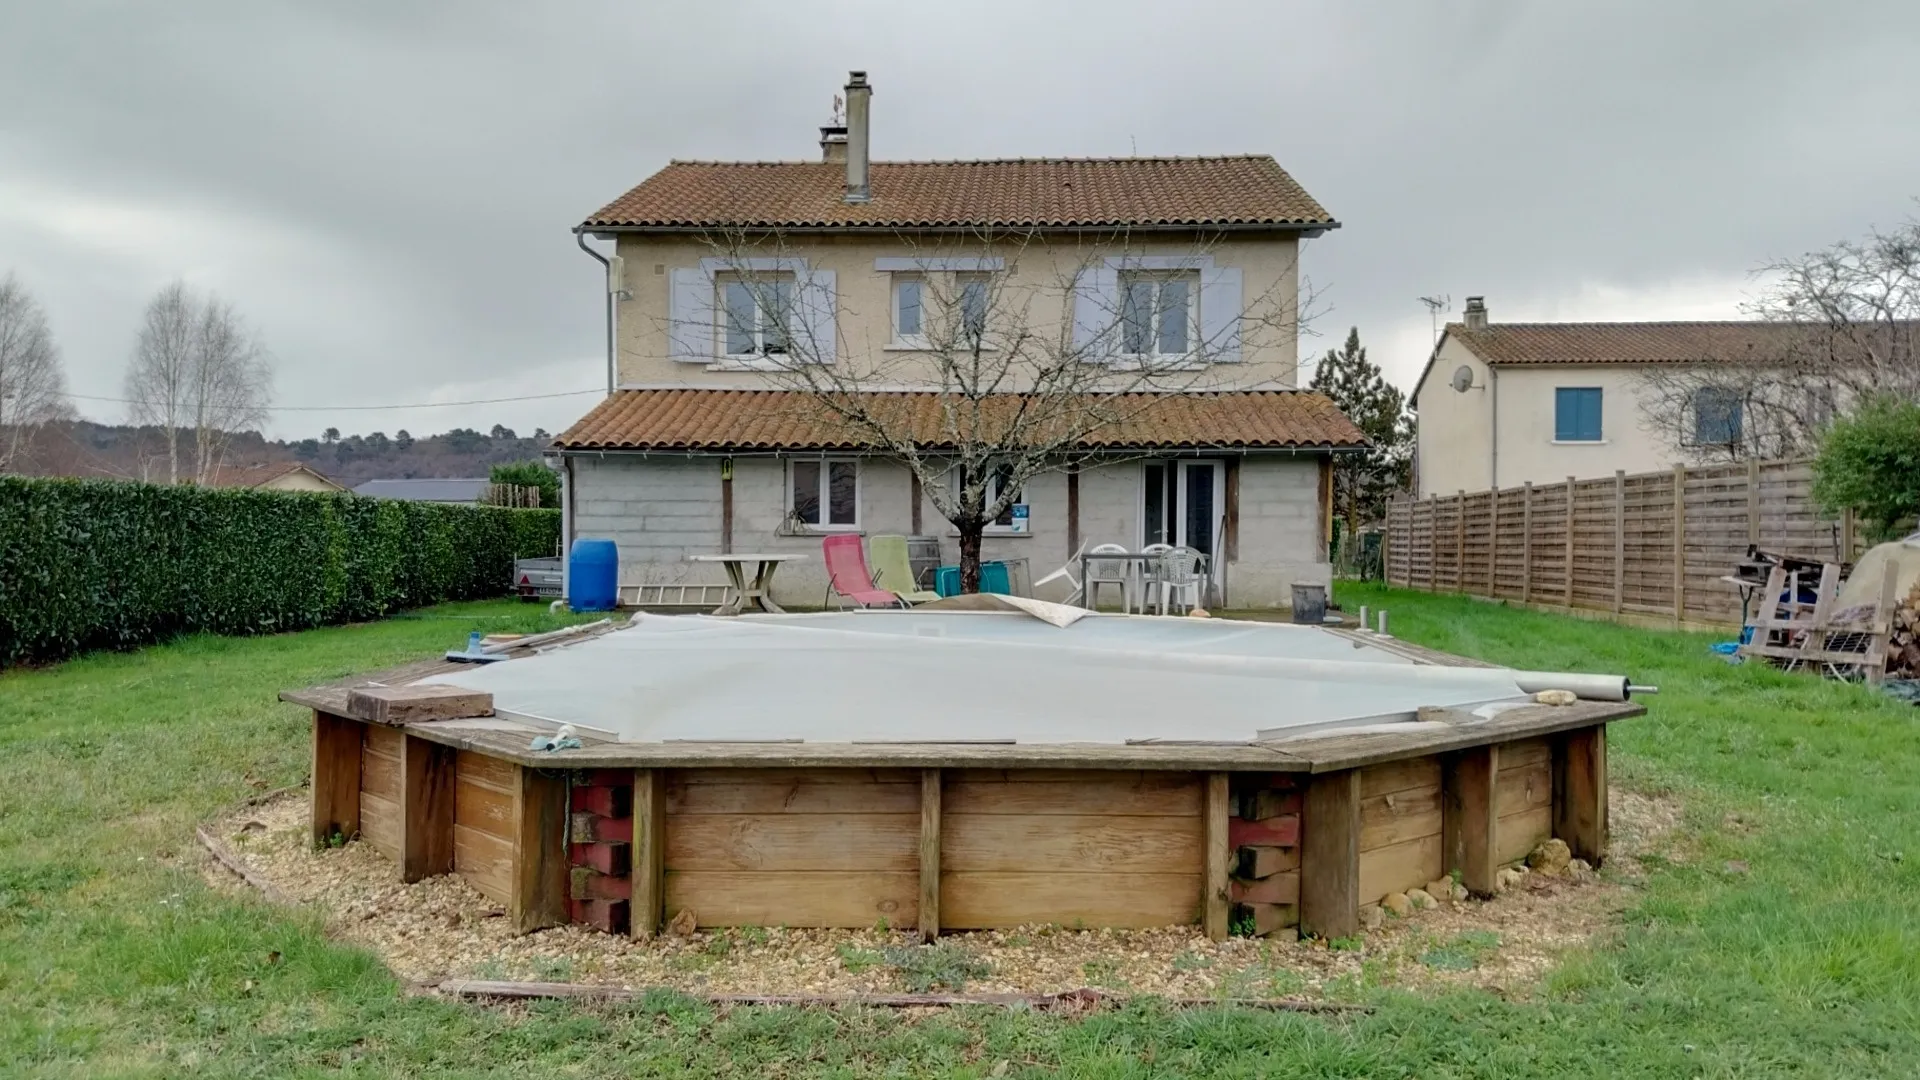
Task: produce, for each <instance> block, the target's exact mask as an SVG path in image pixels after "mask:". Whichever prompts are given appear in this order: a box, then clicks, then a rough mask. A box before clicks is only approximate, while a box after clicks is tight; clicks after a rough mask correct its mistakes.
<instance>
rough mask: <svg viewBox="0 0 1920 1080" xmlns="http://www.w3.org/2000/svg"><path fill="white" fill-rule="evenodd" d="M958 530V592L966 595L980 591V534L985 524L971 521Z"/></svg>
mask: <svg viewBox="0 0 1920 1080" xmlns="http://www.w3.org/2000/svg"><path fill="white" fill-rule="evenodd" d="M958 528H959V530H960V591H961V592H962V593H966V594H968V595H972V594H973V593H977V592H979V591H980V534H981V533H982V532H984V531H985V530H986V523H985V522H979V521H973V522H968V523H966V524H963V525H959V526H958Z"/></svg>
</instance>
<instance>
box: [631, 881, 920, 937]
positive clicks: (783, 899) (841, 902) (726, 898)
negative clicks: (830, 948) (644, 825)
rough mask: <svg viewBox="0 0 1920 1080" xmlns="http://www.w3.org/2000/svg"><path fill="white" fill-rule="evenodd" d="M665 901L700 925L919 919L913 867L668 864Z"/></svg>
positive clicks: (900, 923) (912, 922) (868, 925)
mask: <svg viewBox="0 0 1920 1080" xmlns="http://www.w3.org/2000/svg"><path fill="white" fill-rule="evenodd" d="M665 881H666V906H667V908H668V909H669V910H672V911H674V912H676V913H677V912H680V911H691V912H693V916H694V919H695V921H697V922H698V923H699V924H700V925H701V926H800V927H851V928H857V929H872V928H873V927H874V926H875V925H876V924H877V923H879V922H880V920H882V919H885V920H886V923H887V925H888V926H890V927H895V928H899V927H912V926H918V925H919V919H920V912H919V907H920V875H919V874H918V873H917V872H914V871H907V872H904V873H900V872H891V871H878V872H876V871H838V870H812V871H808V870H800V871H766V872H753V871H747V872H741V871H713V870H689V871H679V870H668V871H667V872H666V878H665Z"/></svg>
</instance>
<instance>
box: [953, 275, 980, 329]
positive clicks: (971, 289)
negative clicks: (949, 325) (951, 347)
mask: <svg viewBox="0 0 1920 1080" xmlns="http://www.w3.org/2000/svg"><path fill="white" fill-rule="evenodd" d="M953 283H954V286H955V288H956V289H957V290H958V292H959V299H960V333H961V335H962V340H965V341H977V340H979V339H980V338H982V337H985V336H986V333H987V303H988V292H987V276H986V275H985V274H955V275H954V282H953Z"/></svg>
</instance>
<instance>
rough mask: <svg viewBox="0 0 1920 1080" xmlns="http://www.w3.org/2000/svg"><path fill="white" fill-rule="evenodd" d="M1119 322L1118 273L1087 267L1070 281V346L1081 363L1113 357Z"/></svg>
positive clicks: (1103, 268)
mask: <svg viewBox="0 0 1920 1080" xmlns="http://www.w3.org/2000/svg"><path fill="white" fill-rule="evenodd" d="M1119 323H1120V273H1119V271H1117V270H1114V269H1112V268H1111V267H1107V266H1088V267H1085V268H1083V269H1081V271H1080V273H1079V274H1077V275H1075V276H1074V279H1073V347H1074V348H1075V349H1078V350H1080V353H1081V360H1082V361H1083V362H1085V363H1089V364H1104V363H1106V362H1107V361H1108V360H1109V359H1111V358H1112V355H1113V351H1114V348H1115V339H1116V337H1117V333H1116V328H1117V327H1118V326H1119Z"/></svg>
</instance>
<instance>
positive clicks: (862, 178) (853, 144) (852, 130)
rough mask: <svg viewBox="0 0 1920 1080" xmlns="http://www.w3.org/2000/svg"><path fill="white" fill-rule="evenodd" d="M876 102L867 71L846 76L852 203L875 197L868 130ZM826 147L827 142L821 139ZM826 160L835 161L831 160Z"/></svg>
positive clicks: (847, 157)
mask: <svg viewBox="0 0 1920 1080" xmlns="http://www.w3.org/2000/svg"><path fill="white" fill-rule="evenodd" d="M872 101H873V87H871V86H868V85H867V73H866V72H864V71H849V72H847V149H846V153H845V157H846V162H847V194H846V200H847V201H848V202H850V203H863V202H866V201H867V200H868V199H870V198H872V197H873V192H872V190H871V189H870V188H869V187H868V185H867V160H868V159H867V130H868V118H869V116H870V115H871V114H870V111H869V109H868V106H869V105H870V104H871V103H872ZM822 142H823V143H824V142H825V140H824V139H822ZM827 160H829V161H831V160H833V159H832V158H831V157H829V158H828V159H827Z"/></svg>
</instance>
